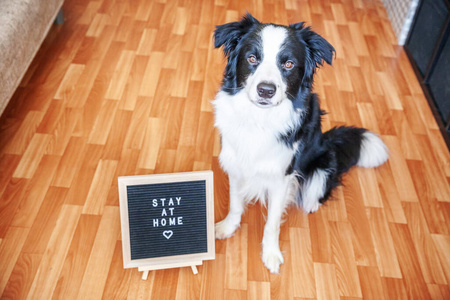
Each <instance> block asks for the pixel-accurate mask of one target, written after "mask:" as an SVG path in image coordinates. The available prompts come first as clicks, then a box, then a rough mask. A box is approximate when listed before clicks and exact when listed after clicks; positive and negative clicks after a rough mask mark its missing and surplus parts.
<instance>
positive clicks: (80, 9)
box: [0, 0, 450, 299]
mask: <svg viewBox="0 0 450 300" xmlns="http://www.w3.org/2000/svg"><path fill="white" fill-rule="evenodd" d="M246 10H248V11H249V12H251V13H252V14H253V15H254V16H255V17H257V18H259V19H260V20H264V21H266V22H277V23H285V24H287V23H294V22H299V21H307V22H308V23H309V24H310V25H312V26H313V28H314V29H315V30H316V31H317V32H319V33H320V34H322V35H323V36H324V37H325V38H326V39H328V40H329V41H330V42H331V43H332V44H333V45H334V47H335V48H336V50H337V59H336V60H335V62H334V65H333V67H329V66H327V67H325V68H323V69H322V70H321V71H319V73H318V77H317V81H316V85H315V89H316V92H317V93H318V94H319V95H320V97H321V101H322V105H323V107H324V108H325V109H326V110H327V111H329V112H330V113H329V114H328V115H327V116H326V117H325V118H324V125H323V126H324V129H329V128H330V127H332V126H335V125H341V124H351V125H357V126H364V127H367V128H369V129H371V130H373V131H375V132H377V133H379V134H380V135H381V136H382V139H383V140H384V141H385V142H386V144H387V145H388V147H389V149H390V160H389V161H388V163H386V164H385V165H383V166H381V167H379V168H378V169H358V168H355V169H352V170H351V171H350V173H349V174H348V175H347V176H345V178H344V187H340V188H339V189H338V190H337V192H336V193H335V194H334V198H335V201H330V202H328V203H327V205H325V206H324V207H322V208H321V209H320V210H319V211H318V212H317V213H314V214H310V215H305V214H303V213H302V212H301V211H298V210H296V209H290V210H289V214H288V216H287V217H286V222H285V223H284V225H283V226H282V229H281V236H280V244H281V248H282V251H283V252H284V257H285V264H284V265H283V266H282V267H281V274H280V275H273V274H270V273H269V272H268V271H267V270H266V269H265V267H264V266H263V264H262V262H261V259H260V252H261V247H260V244H261V238H262V231H263V225H264V217H263V214H264V213H265V211H264V209H263V208H261V207H260V205H259V204H257V205H254V206H251V207H249V209H248V210H247V212H246V214H245V216H244V219H243V223H242V227H241V229H240V230H239V231H238V232H237V233H236V235H235V236H234V237H233V238H230V239H228V240H224V241H217V242H216V259H215V260H214V261H207V262H205V263H204V265H203V266H200V267H199V274H198V275H195V276H194V275H193V274H192V272H191V270H190V268H181V269H171V270H163V271H155V272H151V273H150V275H149V279H148V280H147V281H143V280H141V274H140V273H139V272H138V271H137V270H136V269H127V270H124V269H123V267H122V249H121V235H120V223H119V221H120V220H119V200H118V188H117V177H118V176H122V175H136V174H152V173H167V172H182V171H192V170H209V169H212V170H213V171H214V176H215V219H216V221H218V220H220V219H222V218H223V217H224V216H225V215H226V213H227V209H228V208H227V206H228V183H227V177H226V175H224V173H222V171H221V170H220V167H219V165H218V159H217V156H218V153H219V150H220V141H219V138H218V135H217V131H215V130H214V129H213V112H212V108H211V105H210V103H209V101H210V100H211V99H213V97H214V94H215V92H216V91H217V89H218V88H219V84H220V80H221V75H222V70H223V67H224V59H223V57H222V53H221V51H218V50H214V49H213V46H212V31H213V30H214V26H215V25H217V24H222V23H224V22H228V21H235V20H237V19H238V18H239V17H240V16H241V15H243V14H244V13H245V11H246ZM64 13H65V17H66V22H65V23H64V25H59V26H53V27H52V29H51V31H50V33H49V35H48V37H47V39H46V41H45V43H44V45H43V46H42V48H41V50H40V52H39V53H38V55H37V57H36V59H35V60H34V62H33V64H32V66H31V67H30V69H29V71H28V73H27V74H26V76H25V78H24V80H23V82H22V84H21V86H20V88H19V89H18V91H17V92H16V93H15V95H14V97H13V99H12V100H11V102H10V104H9V106H8V107H7V109H6V111H5V112H4V114H3V115H2V117H1V119H0V195H1V197H0V295H2V297H1V298H2V299H22V298H29V299H51V298H56V299H77V297H78V298H79V299H100V298H104V299H116V298H128V299H138V298H144V299H150V298H151V299H185V298H188V299H199V298H201V299H304V298H317V299H339V298H341V299H357V298H364V299H450V285H449V284H450V255H449V253H450V225H449V224H450V187H449V181H450V155H449V152H448V150H447V148H446V146H445V143H444V141H443V139H442V137H441V136H440V132H439V129H438V127H437V125H436V122H435V121H434V119H433V116H432V113H431V111H430V109H429V107H428V105H427V102H426V99H425V97H424V95H423V93H422V90H421V88H420V86H419V84H418V81H417V80H416V78H415V75H414V72H413V69H412V68H411V66H410V64H409V62H408V60H407V57H406V55H405V52H404V51H403V49H402V48H401V47H399V46H397V45H396V39H395V37H394V34H393V31H392V28H391V26H390V23H389V21H388V18H387V13H386V11H385V10H384V7H383V6H382V4H381V1H379V0H377V1H375V0H372V1H369V0H367V1H366V0H334V1H325V0H321V1H319V0H317V1H314V0H309V1H307V0H299V1H292V0H286V1H284V2H283V1H281V2H278V1H274V0H272V1H271V0H268V1H249V0H240V1H226V0H215V1H206V0H205V1H195V0H191V1H189V0H186V1H183V0H180V1H171V0H167V1H164V0H162V1H153V2H152V1H147V0H136V1H113V0H98V1H89V0H66V1H65V4H64Z"/></svg>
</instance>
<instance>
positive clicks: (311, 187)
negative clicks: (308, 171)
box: [301, 169, 328, 213]
mask: <svg viewBox="0 0 450 300" xmlns="http://www.w3.org/2000/svg"><path fill="white" fill-rule="evenodd" d="M327 177H328V173H327V172H326V171H325V170H320V169H318V170H316V171H314V174H313V175H312V176H311V177H310V178H309V179H308V181H307V182H306V184H305V187H304V188H303V189H302V191H301V193H302V202H301V206H302V208H303V210H304V211H305V212H307V213H312V212H315V211H317V210H318V209H319V207H320V205H321V203H320V202H319V200H320V199H321V198H322V197H323V196H324V194H325V187H326V183H327Z"/></svg>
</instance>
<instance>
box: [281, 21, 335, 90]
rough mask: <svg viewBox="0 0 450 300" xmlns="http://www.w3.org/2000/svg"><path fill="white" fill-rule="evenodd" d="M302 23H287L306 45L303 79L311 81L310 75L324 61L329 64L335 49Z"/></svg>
mask: <svg viewBox="0 0 450 300" xmlns="http://www.w3.org/2000/svg"><path fill="white" fill-rule="evenodd" d="M304 25H305V24H304V22H301V23H296V24H292V25H289V27H290V28H292V29H294V30H295V32H296V35H297V37H298V38H299V40H300V41H301V42H303V43H305V45H306V61H305V64H306V65H305V77H304V79H306V80H308V81H309V82H310V83H312V76H313V75H314V73H315V71H316V69H317V68H319V67H321V66H323V63H324V62H326V63H327V64H329V65H331V63H332V60H333V57H334V56H335V54H336V50H335V49H334V47H333V46H332V45H331V44H330V43H328V42H327V41H326V40H325V39H324V38H323V37H321V36H320V35H319V34H317V33H315V32H314V31H312V30H311V27H309V26H308V27H305V26H304Z"/></svg>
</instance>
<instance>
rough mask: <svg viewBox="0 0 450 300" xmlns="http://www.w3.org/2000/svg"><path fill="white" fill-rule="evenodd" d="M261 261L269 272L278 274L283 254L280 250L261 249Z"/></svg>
mask: <svg viewBox="0 0 450 300" xmlns="http://www.w3.org/2000/svg"><path fill="white" fill-rule="evenodd" d="M262 261H263V263H264V265H265V266H266V268H267V269H269V271H270V273H274V274H278V273H279V271H280V265H281V264H283V263H284V259H283V254H281V251H280V250H278V249H277V250H275V249H271V250H266V251H265V250H263V253H262Z"/></svg>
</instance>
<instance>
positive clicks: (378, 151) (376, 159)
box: [357, 131, 389, 168]
mask: <svg viewBox="0 0 450 300" xmlns="http://www.w3.org/2000/svg"><path fill="white" fill-rule="evenodd" d="M388 158H389V153H388V149H387V147H386V145H385V144H384V143H383V141H382V140H381V139H380V138H379V137H378V136H377V135H376V134H375V133H373V132H371V131H366V132H365V133H363V140H362V144H361V152H360V156H359V160H358V163H357V165H358V166H360V167H364V168H373V167H378V166H379V165H381V164H383V163H384V162H385V161H387V160H388Z"/></svg>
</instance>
